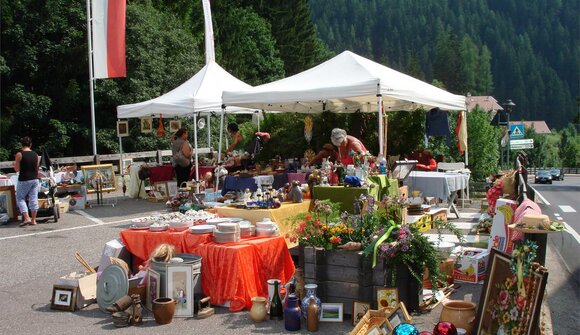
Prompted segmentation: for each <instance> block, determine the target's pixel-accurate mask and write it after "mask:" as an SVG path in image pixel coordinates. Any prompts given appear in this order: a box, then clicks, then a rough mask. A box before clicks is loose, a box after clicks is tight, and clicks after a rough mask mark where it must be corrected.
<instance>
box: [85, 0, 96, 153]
mask: <svg viewBox="0 0 580 335" xmlns="http://www.w3.org/2000/svg"><path fill="white" fill-rule="evenodd" d="M91 21H92V18H91V0H87V32H88V33H87V39H88V46H89V89H90V91H91V92H90V96H91V132H92V139H93V156H94V157H93V159H96V158H97V130H96V126H95V89H94V86H93V80H94V78H93V77H94V75H93V41H92V36H93V31H92V28H91Z"/></svg>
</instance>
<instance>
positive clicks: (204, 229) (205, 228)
mask: <svg viewBox="0 0 580 335" xmlns="http://www.w3.org/2000/svg"><path fill="white" fill-rule="evenodd" d="M214 230H215V226H214V225H210V224H202V225H197V226H193V227H189V232H190V233H192V234H207V233H213V231H214Z"/></svg>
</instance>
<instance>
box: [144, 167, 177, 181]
mask: <svg viewBox="0 0 580 335" xmlns="http://www.w3.org/2000/svg"><path fill="white" fill-rule="evenodd" d="M149 170H150V171H151V176H150V177H149V182H151V184H154V183H156V182H158V181H168V180H173V177H175V170H174V169H173V166H171V165H160V166H152V167H150V168H149Z"/></svg>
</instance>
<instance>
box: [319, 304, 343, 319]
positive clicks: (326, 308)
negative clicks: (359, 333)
mask: <svg viewBox="0 0 580 335" xmlns="http://www.w3.org/2000/svg"><path fill="white" fill-rule="evenodd" d="M320 309H321V312H320V322H342V320H343V316H344V304H343V303H324V302H323V303H322V304H320Z"/></svg>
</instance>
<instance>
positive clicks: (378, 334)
mask: <svg viewBox="0 0 580 335" xmlns="http://www.w3.org/2000/svg"><path fill="white" fill-rule="evenodd" d="M366 335H385V331H384V330H383V329H381V328H379V327H377V326H376V325H373V326H372V327H371V328H370V329H369V330H368V332H367V333H366Z"/></svg>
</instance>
